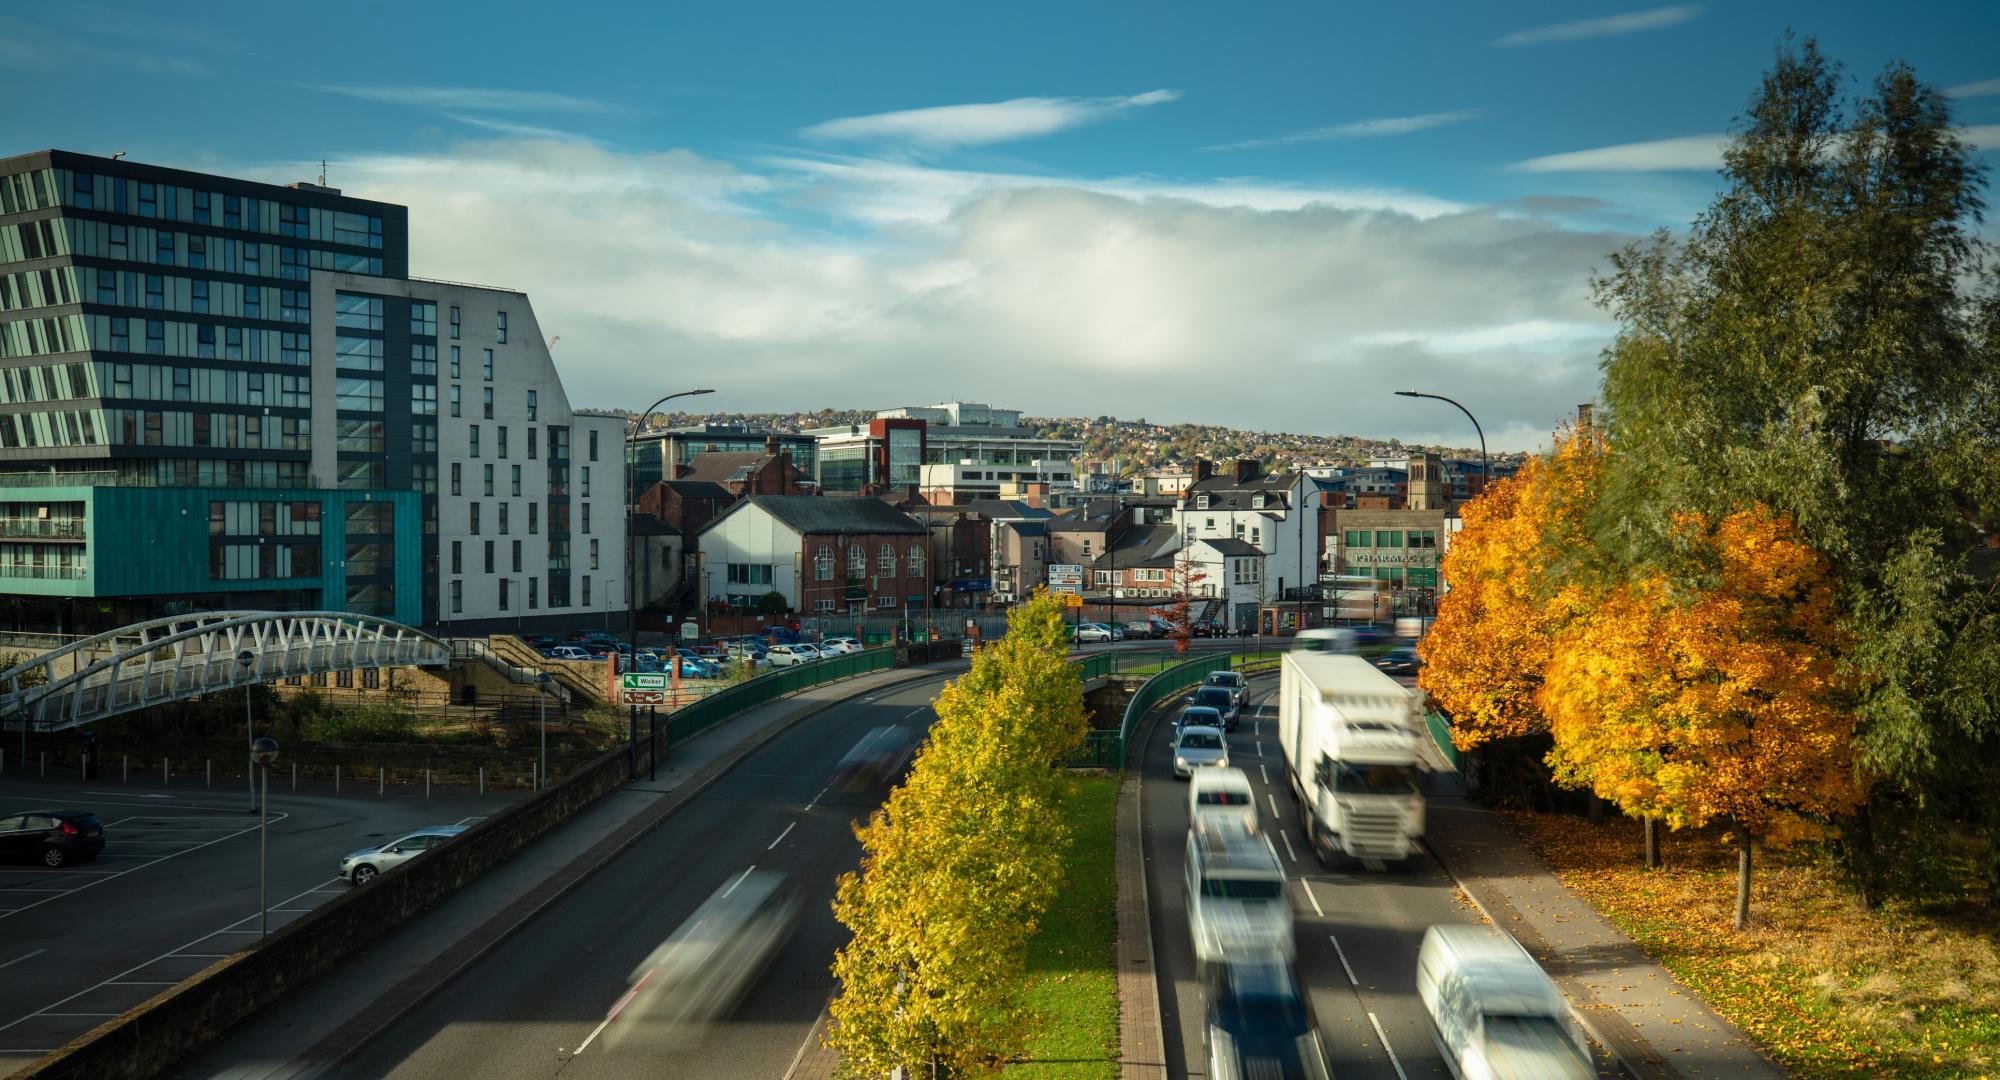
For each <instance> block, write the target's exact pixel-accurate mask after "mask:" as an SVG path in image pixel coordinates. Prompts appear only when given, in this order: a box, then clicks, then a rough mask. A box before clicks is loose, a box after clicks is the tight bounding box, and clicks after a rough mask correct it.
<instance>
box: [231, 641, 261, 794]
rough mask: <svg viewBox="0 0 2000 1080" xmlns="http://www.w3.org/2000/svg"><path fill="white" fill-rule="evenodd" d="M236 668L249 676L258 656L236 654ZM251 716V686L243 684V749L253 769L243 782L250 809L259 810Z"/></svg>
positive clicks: (254, 741) (255, 745)
mask: <svg viewBox="0 0 2000 1080" xmlns="http://www.w3.org/2000/svg"><path fill="white" fill-rule="evenodd" d="M236 666H237V667H239V668H242V669H243V674H244V675H245V676H248V675H249V674H251V673H252V672H253V671H255V670H256V667H257V654H256V653H253V652H251V651H250V650H249V649H244V650H243V651H242V652H239V653H237V654H236ZM252 724H253V721H252V720H251V716H250V684H249V683H247V682H246V683H244V684H243V749H244V750H245V751H246V752H248V754H249V757H250V765H251V767H250V768H248V769H245V770H244V772H243V780H244V782H245V783H247V784H249V785H250V809H251V810H253V811H254V810H256V809H257V769H256V765H257V733H256V731H255V730H254V729H253V727H252Z"/></svg>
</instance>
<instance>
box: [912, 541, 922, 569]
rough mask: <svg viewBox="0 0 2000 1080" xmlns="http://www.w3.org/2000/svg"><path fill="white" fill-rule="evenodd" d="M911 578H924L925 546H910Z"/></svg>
mask: <svg viewBox="0 0 2000 1080" xmlns="http://www.w3.org/2000/svg"><path fill="white" fill-rule="evenodd" d="M910 576H911V577H923V576H924V546H923V545H922V544H911V545H910Z"/></svg>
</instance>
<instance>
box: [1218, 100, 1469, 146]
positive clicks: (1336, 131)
mask: <svg viewBox="0 0 2000 1080" xmlns="http://www.w3.org/2000/svg"><path fill="white" fill-rule="evenodd" d="M1479 115H1480V111H1479V110H1478V109H1458V110H1455V111H1452V112H1434V113H1422V114H1420V115H1417V116H1382V117H1377V118H1375V119H1372V120H1356V121H1353V122H1352V123H1347V124H1335V125H1333V126H1332V127H1323V128H1314V129H1312V130H1311V131H1295V132H1293V133H1291V134H1290V135H1278V136H1274V137H1272V138H1268V139H1246V140H1244V141H1243V142H1234V143H1223V144H1222V145H1219V146H1204V147H1202V149H1204V150H1255V149H1258V148H1260V147H1265V146H1288V145H1290V144H1292V143H1302V142H1323V141H1325V140H1328V139H1379V138H1383V137H1385V136H1389V135H1408V134H1410V133H1411V132H1415V131H1423V130H1426V129H1428V128H1434V127H1444V126H1446V125H1448V124H1463V123H1465V122H1466V121H1467V120H1474V119H1477V118H1478V117H1479Z"/></svg>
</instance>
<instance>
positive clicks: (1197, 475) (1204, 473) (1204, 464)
mask: <svg viewBox="0 0 2000 1080" xmlns="http://www.w3.org/2000/svg"><path fill="white" fill-rule="evenodd" d="M1214 475H1215V463H1214V462H1212V461H1210V460H1208V459H1207V458H1196V459H1194V480H1193V481H1192V482H1193V483H1196V484H1199V483H1201V482H1202V481H1203V480H1206V479H1208V478H1209V477H1211V476H1214Z"/></svg>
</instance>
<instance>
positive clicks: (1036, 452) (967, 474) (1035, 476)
mask: <svg viewBox="0 0 2000 1080" xmlns="http://www.w3.org/2000/svg"><path fill="white" fill-rule="evenodd" d="M804 434H807V435H811V436H813V437H814V438H816V439H818V440H819V445H820V467H819V481H820V488H821V489H822V490H823V491H825V492H826V493H827V494H830V495H831V494H838V493H850V492H861V491H864V490H872V491H884V490H890V489H896V488H905V487H909V486H912V485H914V486H916V487H918V488H919V489H920V490H922V491H923V492H924V493H925V496H926V498H930V499H931V501H933V502H938V503H962V502H966V501H968V500H972V499H993V498H998V497H1000V485H1001V484H1003V483H1006V482H1009V481H1019V482H1025V483H1044V484H1050V485H1053V486H1059V487H1069V486H1073V485H1074V484H1075V482H1076V470H1075V468H1074V466H1073V465H1072V459H1073V458H1075V457H1076V456H1077V455H1078V454H1080V453H1081V452H1082V450H1083V448H1082V446H1081V445H1080V444H1078V443H1075V442H1071V441H1068V440H1064V439H1044V438H1041V437H1039V436H1037V435H1036V434H1035V433H1034V431H1033V430H1032V429H1030V428H1026V427H1023V426H1022V424H1021V414H1020V412H1019V411H1018V410H1014V409H995V408H993V407H991V406H988V405H982V404H978V403H976V402H966V401H950V402H946V403H944V404H942V405H927V406H903V407H900V408H894V409H883V410H882V411H880V412H878V413H876V414H875V419H873V420H871V421H869V422H868V423H867V424H851V425H842V426H840V427H832V428H816V429H814V430H811V431H807V432H805V433H804Z"/></svg>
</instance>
